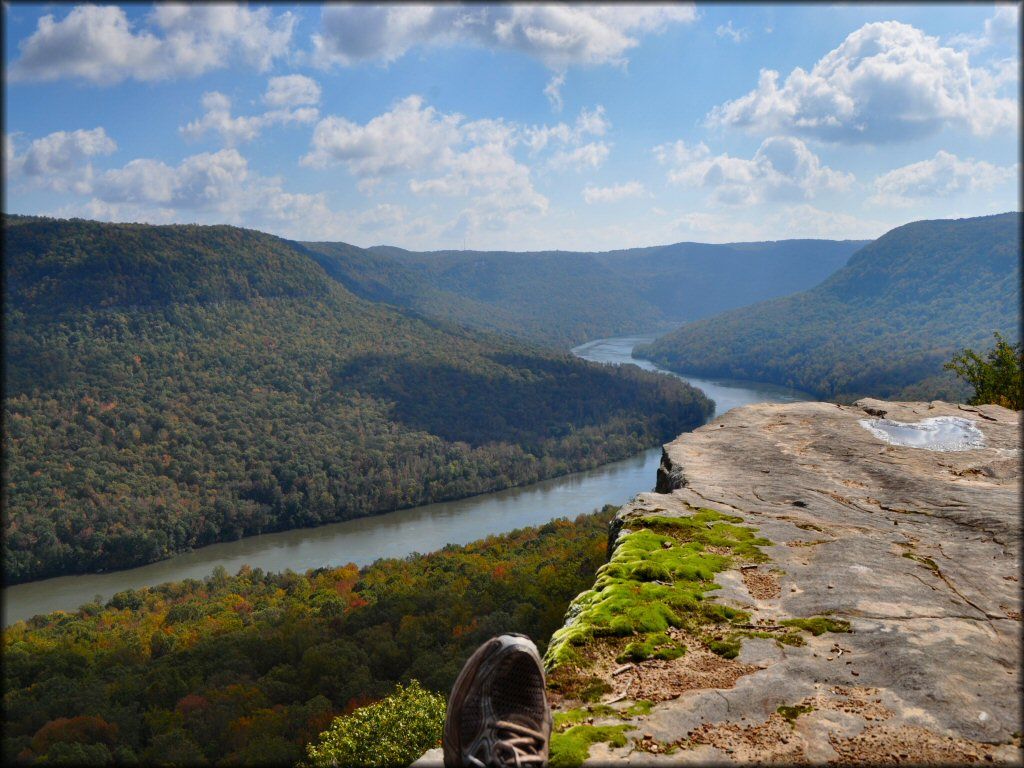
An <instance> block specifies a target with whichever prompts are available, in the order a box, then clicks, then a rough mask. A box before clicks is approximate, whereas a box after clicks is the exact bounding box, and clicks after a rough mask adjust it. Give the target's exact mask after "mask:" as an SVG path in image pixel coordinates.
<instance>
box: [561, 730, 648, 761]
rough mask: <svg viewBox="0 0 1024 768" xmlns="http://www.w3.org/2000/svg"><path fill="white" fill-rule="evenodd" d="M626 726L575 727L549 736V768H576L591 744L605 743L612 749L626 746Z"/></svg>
mask: <svg viewBox="0 0 1024 768" xmlns="http://www.w3.org/2000/svg"><path fill="white" fill-rule="evenodd" d="M627 730H629V726H628V725H577V726H574V727H572V728H570V729H569V730H567V731H565V732H563V733H555V734H552V735H551V758H550V760H549V761H548V765H549V766H550V768H578V767H579V766H581V765H583V761H584V760H586V759H587V755H589V754H590V747H591V745H592V744H598V743H600V742H605V743H608V744H611V745H612V746H613V747H624V746H626V735H625V732H626V731H627Z"/></svg>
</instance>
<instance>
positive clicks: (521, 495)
mask: <svg viewBox="0 0 1024 768" xmlns="http://www.w3.org/2000/svg"><path fill="white" fill-rule="evenodd" d="M653 338H654V337H653V336H631V337H628V338H627V337H623V338H615V339H598V340H597V341H591V342H588V343H587V344H582V345H580V346H579V347H576V348H575V349H574V350H573V353H575V354H576V355H578V356H579V357H582V358H584V359H585V360H593V361H595V362H600V363H609V364H621V363H635V364H637V365H639V366H640V367H641V368H644V369H646V370H651V371H657V370H661V369H660V368H658V367H657V366H655V365H654V364H653V363H650V362H648V361H646V360H633V359H632V358H631V357H630V355H631V353H632V351H633V347H634V346H635V345H636V344H640V343H646V342H649V341H651V340H653ZM671 375H675V374H671ZM681 378H685V380H687V381H689V382H690V383H692V384H693V385H694V386H696V387H700V388H701V389H702V390H704V391H705V392H706V393H707V395H708V396H709V397H711V398H712V399H714V401H715V404H716V409H715V415H716V416H718V415H719V414H722V413H725V412H726V411H728V410H729V409H731V408H735V407H737V406H739V405H746V404H748V403H761V402H790V401H794V400H805V399H810V396H809V395H804V394H803V393H799V392H795V391H793V390H787V389H783V388H781V387H776V386H773V385H770V384H758V383H752V382H727V381H717V380H716V381H710V380H707V379H701V378H696V377H691V376H685V377H681ZM660 460H661V448H651V449H650V450H647V451H644V452H643V453H640V454H638V455H636V456H634V457H632V458H629V459H625V460H624V461H616V462H613V463H611V464H605V465H603V466H600V467H597V468H596V469H592V470H589V471H586V472H576V473H574V474H571V475H565V476H563V477H557V478H553V479H551V480H545V481H543V482H540V483H534V484H533V485H527V486H522V487H520V488H510V489H508V490H505V491H497V492H495V493H485V494H481V495H479V496H472V497H470V498H467V499H460V500H458V501H446V502H440V503H438V504H428V505H426V506H422V507H414V508H412V509H402V510H398V511H396V512H389V513H387V514H383V515H375V516H373V517H363V518H359V519H357V520H349V521H347V522H344V523H333V524H330V525H323V526H320V527H318V528H300V529H298V530H293V531H282V532H280V533H267V534H263V535H260V536H252V537H249V538H245V539H241V540H239V541H232V542H227V543H224V544H213V545H210V546H208V547H203V548H202V549H197V550H194V551H192V552H187V553H185V554H182V555H176V556H175V557H172V558H170V559H168V560H162V561H161V562H158V563H152V564H150V565H144V566H142V567H140V568H132V569H130V570H126V571H114V572H111V573H97V574H86V575H78V576H60V577H57V578H52V579H43V580H41V581H32V582H29V583H27V584H18V585H16V586H13V587H7V588H5V589H4V590H3V612H4V617H3V618H4V626H6V625H8V624H10V623H12V622H15V621H20V620H21V619H27V618H29V617H31V616H33V615H35V614H37V613H48V612H50V611H56V610H74V609H75V608H77V607H78V606H80V605H82V604H83V603H87V602H89V601H90V600H92V599H93V598H94V597H96V596H99V597H100V599H101V600H106V599H109V598H110V597H111V596H112V595H114V594H115V593H116V592H119V591H121V590H124V589H138V588H140V587H145V586H152V585H154V584H161V583H163V582H165V581H177V580H179V579H188V578H193V579H199V578H203V577H205V576H208V575H209V574H210V572H211V571H212V570H213V568H214V567H216V566H218V565H223V566H224V567H225V568H226V569H227V571H228V572H229V573H235V572H236V571H237V570H238V569H239V568H240V567H241V566H242V565H244V564H246V563H247V564H249V565H251V566H252V567H254V568H262V569H263V570H265V571H283V570H285V569H286V568H290V569H292V570H293V571H297V572H300V573H301V572H302V571H305V570H306V569H308V568H319V567H321V566H326V565H342V564H344V563H349V562H352V563H356V564H357V565H368V564H369V563H372V562H373V561H374V560H377V559H378V558H382V557H404V556H406V555H408V554H411V553H413V552H431V551H433V550H436V549H440V548H441V547H443V546H444V545H445V544H466V543H468V542H470V541H474V540H476V539H480V538H483V537H484V536H487V535H489V534H492V533H502V532H505V531H510V530H512V529H514V528H522V527H525V526H529V525H540V524H543V523H546V522H548V521H549V520H552V519H554V518H556V517H575V516H576V515H580V514H584V513H587V512H591V511H593V510H594V509H597V508H600V507H602V506H603V505H605V504H623V503H625V502H627V501H629V500H630V499H631V498H632V497H633V496H634V495H635V494H637V493H639V492H641V491H647V490H650V489H651V488H652V487H653V486H654V481H655V478H656V472H657V468H658V463H659V461H660Z"/></svg>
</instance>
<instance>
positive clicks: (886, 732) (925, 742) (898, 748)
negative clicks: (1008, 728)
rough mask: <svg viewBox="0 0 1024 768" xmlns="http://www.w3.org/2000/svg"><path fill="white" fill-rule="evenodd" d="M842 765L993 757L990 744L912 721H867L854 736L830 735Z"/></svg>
mask: <svg viewBox="0 0 1024 768" xmlns="http://www.w3.org/2000/svg"><path fill="white" fill-rule="evenodd" d="M829 741H830V742H831V744H832V748H833V749H834V750H835V751H836V753H837V754H838V755H839V758H840V762H842V763H843V764H845V765H896V764H906V763H911V764H913V765H950V764H955V765H962V764H964V763H975V762H980V761H983V760H987V761H991V760H993V756H992V755H993V752H994V747H993V746H992V745H991V744H982V743H980V742H977V741H969V740H967V739H958V738H954V737H952V736H943V735H940V734H937V733H932V732H931V731H929V730H928V729H926V728H921V727H919V726H916V725H899V726H892V725H869V726H868V727H867V728H865V729H864V730H863V731H861V732H860V733H859V734H857V735H856V736H853V737H850V738H838V737H836V736H834V735H833V736H830V737H829Z"/></svg>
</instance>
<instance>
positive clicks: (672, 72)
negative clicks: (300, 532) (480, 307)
mask: <svg viewBox="0 0 1024 768" xmlns="http://www.w3.org/2000/svg"><path fill="white" fill-rule="evenodd" d="M3 14H4V65H5V66H4V106H5V110H4V117H5V124H4V191H5V198H4V210H5V211H7V212H10V213H24V214H42V215H48V216H57V217H73V216H77V217H83V218H90V219H100V220H105V221H142V222H150V223H155V224H162V223H201V224H219V223H227V224H234V225H238V226H244V227H251V228H254V229H259V230H262V231H265V232H271V233H274V234H278V235H281V236H284V237H288V238H294V239H301V240H341V241H345V242H349V243H353V244H356V245H360V246H369V245H378V244H387V245H397V246H400V247H405V248H410V249H415V250H432V249H443V248H471V249H503V250H537V249H564V250H609V249H614V248H627V247H634V246H647V245H659V244H666V243H674V242H680V241H696V242H736V241H754V240H781V239H786V238H809V237H810V238H829V239H848V238H849V239H866V238H874V237H877V236H879V235H881V234H883V233H885V232H886V231H888V230H889V229H892V228H893V227H896V226H899V225H901V224H905V223H907V222H910V221H916V220H920V219H928V218H959V217H965V216H979V215H985V214H991V213H999V212H1004V211H1011V210H1019V209H1020V199H1019V191H1018V190H1019V177H1020V157H1019V152H1018V138H1019V130H1020V124H1019V117H1018V112H1019V106H1020V103H1019V102H1020V95H1019V94H1020V83H1019V69H1020V50H1019V42H1018V41H1019V37H1020V14H1019V5H1016V4H962V5H958V4H941V5H924V4H909V5H881V4H874V3H871V4H856V3H854V4H842V5H823V4H791V5H789V4H781V5H777V4H768V3H764V4H761V3H748V4H737V5H727V4H718V3H713V4H697V5H688V4H671V5H654V4H644V5H639V4H630V5H580V6H577V5H543V4H532V3H531V4H524V5H509V4H501V5H489V4H477V3H473V4H466V5H460V4H436V5H412V4H401V5H366V4H359V5H346V4H327V5H313V4H306V3H296V4H287V3H276V4H270V5H255V4H254V5H212V4H195V5H176V4H157V5H143V4H125V5H123V6H117V5H74V4H67V3H59V4H51V5H30V4H24V3H6V2H5V3H3Z"/></svg>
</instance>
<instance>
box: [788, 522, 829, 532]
mask: <svg viewBox="0 0 1024 768" xmlns="http://www.w3.org/2000/svg"><path fill="white" fill-rule="evenodd" d="M795 525H796V527H797V528H799V529H800V530H802V531H817V532H818V533H824V532H825V530H824V529H823V528H819V527H818V526H816V525H815V524H814V523H796V524H795Z"/></svg>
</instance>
